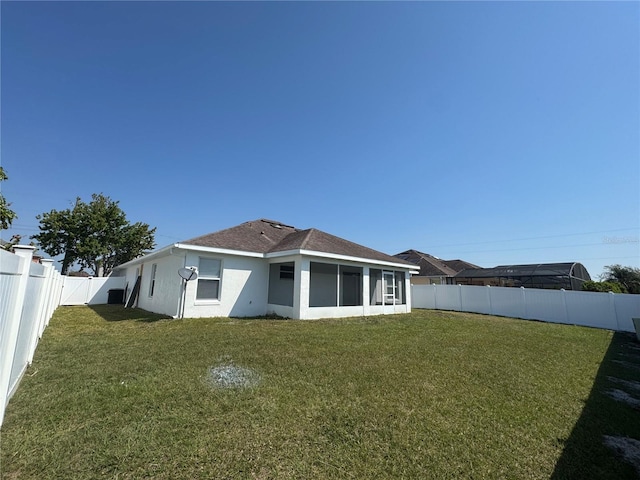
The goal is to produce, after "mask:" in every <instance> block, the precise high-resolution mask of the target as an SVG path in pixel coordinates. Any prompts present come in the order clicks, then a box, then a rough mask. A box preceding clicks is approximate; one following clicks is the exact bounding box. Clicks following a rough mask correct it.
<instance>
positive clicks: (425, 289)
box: [411, 285, 436, 309]
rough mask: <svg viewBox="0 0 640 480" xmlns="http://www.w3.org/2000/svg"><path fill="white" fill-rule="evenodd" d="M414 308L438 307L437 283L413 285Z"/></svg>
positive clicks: (412, 299)
mask: <svg viewBox="0 0 640 480" xmlns="http://www.w3.org/2000/svg"><path fill="white" fill-rule="evenodd" d="M411 305H412V307H413V308H432V309H433V308H436V289H435V285H411Z"/></svg>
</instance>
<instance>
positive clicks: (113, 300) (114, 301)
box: [107, 288, 640, 320]
mask: <svg viewBox="0 0 640 480" xmlns="http://www.w3.org/2000/svg"><path fill="white" fill-rule="evenodd" d="M107 303H108V304H109V305H122V304H123V303H124V288H112V289H111V290H109V294H108V296H107ZM639 320H640V319H639Z"/></svg>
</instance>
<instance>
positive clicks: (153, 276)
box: [149, 263, 158, 297]
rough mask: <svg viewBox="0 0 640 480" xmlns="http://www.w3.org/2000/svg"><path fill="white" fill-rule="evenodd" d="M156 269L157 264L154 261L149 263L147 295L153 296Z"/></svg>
mask: <svg viewBox="0 0 640 480" xmlns="http://www.w3.org/2000/svg"><path fill="white" fill-rule="evenodd" d="M157 269H158V264H157V263H154V264H153V265H151V281H150V282H149V296H150V297H153V290H154V289H155V287H156V270H157Z"/></svg>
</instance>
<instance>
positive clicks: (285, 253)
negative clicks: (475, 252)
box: [265, 249, 416, 271]
mask: <svg viewBox="0 0 640 480" xmlns="http://www.w3.org/2000/svg"><path fill="white" fill-rule="evenodd" d="M291 255H304V256H307V257H320V258H328V259H332V260H343V261H347V262H356V263H368V264H372V265H380V266H385V267H394V268H401V269H403V270H412V271H415V268H416V266H415V265H408V264H406V263H396V262H387V261H384V260H376V259H374V258H364V257H354V256H351V255H340V254H337V253H328V252H319V251H315V250H304V249H295V250H284V251H281V252H269V253H266V254H265V258H279V257H288V256H291Z"/></svg>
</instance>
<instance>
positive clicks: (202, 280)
mask: <svg viewBox="0 0 640 480" xmlns="http://www.w3.org/2000/svg"><path fill="white" fill-rule="evenodd" d="M221 270H222V262H221V261H220V260H219V259H217V258H207V257H199V259H198V280H197V281H198V285H197V288H196V300H220V277H221Z"/></svg>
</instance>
